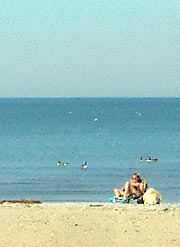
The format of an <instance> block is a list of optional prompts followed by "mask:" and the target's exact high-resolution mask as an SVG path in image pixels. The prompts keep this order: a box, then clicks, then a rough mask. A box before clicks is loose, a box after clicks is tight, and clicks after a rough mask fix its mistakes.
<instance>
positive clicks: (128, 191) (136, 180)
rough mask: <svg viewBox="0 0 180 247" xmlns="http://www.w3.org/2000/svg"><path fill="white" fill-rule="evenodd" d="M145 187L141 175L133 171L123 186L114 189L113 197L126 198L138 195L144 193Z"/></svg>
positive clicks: (145, 184)
mask: <svg viewBox="0 0 180 247" xmlns="http://www.w3.org/2000/svg"><path fill="white" fill-rule="evenodd" d="M146 189H147V183H146V181H145V180H144V179H142V178H141V176H140V175H139V174H138V173H137V172H134V173H133V174H132V177H131V180H130V181H127V182H126V183H125V185H124V187H123V188H120V189H117V188H116V189H114V195H115V198H119V197H124V198H127V197H129V196H133V197H140V196H142V195H143V194H144V192H145V191H146Z"/></svg>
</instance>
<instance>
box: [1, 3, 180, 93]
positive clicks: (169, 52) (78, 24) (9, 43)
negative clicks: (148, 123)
mask: <svg viewBox="0 0 180 247" xmlns="http://www.w3.org/2000/svg"><path fill="white" fill-rule="evenodd" d="M0 17H1V18H0V50H1V52H0V97H180V1H179V0H177V1H176V0H111V1H109V0H71V1H70V0H0Z"/></svg>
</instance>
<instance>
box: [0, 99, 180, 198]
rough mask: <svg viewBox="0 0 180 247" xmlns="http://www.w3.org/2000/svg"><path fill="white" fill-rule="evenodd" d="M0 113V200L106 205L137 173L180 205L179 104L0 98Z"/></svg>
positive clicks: (138, 100) (171, 100)
mask: <svg viewBox="0 0 180 247" xmlns="http://www.w3.org/2000/svg"><path fill="white" fill-rule="evenodd" d="M0 111H1V116H0V129H1V138H0V150H1V151H0V173H1V180H0V183H1V184H0V199H1V200H5V199H21V198H31V199H36V200H42V201H55V202H56V201H89V202H92V201H99V202H105V201H107V197H108V196H109V195H110V194H112V190H113V188H114V187H119V186H122V185H123V184H124V182H125V181H126V180H128V179H129V177H130V175H131V173H132V172H134V171H137V172H139V173H140V174H141V175H142V176H143V177H144V178H146V179H147V181H148V183H149V186H150V187H155V188H157V189H158V190H159V191H160V192H161V194H162V196H163V201H164V202H180V197H179V190H180V180H179V174H180V165H179V164H180V152H179V151H180V127H179V126H180V99H178V98H177V99H176V98H81V99H79V98H54V99H33V98H32V99H26V98H22V99H0ZM141 156H147V157H148V156H151V157H154V158H158V161H157V162H154V163H146V162H141V161H140V157H141ZM59 160H62V161H65V162H69V165H67V166H57V165H56V163H57V161H59ZM84 161H87V162H88V163H89V167H88V169H87V170H83V169H81V164H82V163H83V162H84Z"/></svg>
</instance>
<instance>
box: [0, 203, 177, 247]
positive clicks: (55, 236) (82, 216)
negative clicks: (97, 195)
mask: <svg viewBox="0 0 180 247" xmlns="http://www.w3.org/2000/svg"><path fill="white" fill-rule="evenodd" d="M0 219H1V220H0V247H6V246H8V247H9V246H13V247H21V246H22V247H32V246H33V247H35V246H38V247H42V246H43V247H56V246H57V247H59V246H62V247H66V246H67V247H73V246H78V247H92V246H98V247H101V246H102V247H106V246H107V247H109V246H111V247H115V246H117V247H119V246H122V247H123V246H128V247H131V246H133V247H136V246H138V247H144V246H148V247H151V246H152V247H155V246H157V247H161V246H162V247H166V246H180V234H179V233H180V205H179V204H162V205H154V206H153V205H152V206H149V205H128V204H113V203H42V204H28V203H7V202H6V203H2V204H0Z"/></svg>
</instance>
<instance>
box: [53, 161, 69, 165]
mask: <svg viewBox="0 0 180 247" xmlns="http://www.w3.org/2000/svg"><path fill="white" fill-rule="evenodd" d="M56 165H57V166H67V165H69V162H64V161H58V162H57V163H56Z"/></svg>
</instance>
